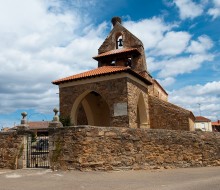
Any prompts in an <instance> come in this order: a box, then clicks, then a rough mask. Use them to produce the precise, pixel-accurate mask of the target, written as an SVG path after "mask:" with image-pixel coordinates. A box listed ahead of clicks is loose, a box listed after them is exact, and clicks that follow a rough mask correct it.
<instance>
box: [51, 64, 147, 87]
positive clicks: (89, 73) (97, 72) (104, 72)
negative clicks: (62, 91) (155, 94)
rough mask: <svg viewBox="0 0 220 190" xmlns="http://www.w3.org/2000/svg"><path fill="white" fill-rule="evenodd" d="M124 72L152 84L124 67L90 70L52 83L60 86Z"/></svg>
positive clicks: (104, 67) (105, 67)
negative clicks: (65, 83)
mask: <svg viewBox="0 0 220 190" xmlns="http://www.w3.org/2000/svg"><path fill="white" fill-rule="evenodd" d="M123 71H127V72H130V73H132V74H133V75H135V76H137V77H139V78H140V79H142V80H145V82H147V83H148V84H151V82H149V81H148V80H147V79H145V78H143V77H142V76H140V75H139V74H138V73H136V72H135V71H133V70H131V68H130V67H122V66H103V67H98V68H97V69H93V70H90V71H86V72H83V73H79V74H76V75H72V76H69V77H65V78H62V79H58V80H55V81H53V82H52V83H53V84H60V83H64V82H70V81H74V80H80V79H84V78H91V77H95V76H102V75H107V74H113V73H120V72H123Z"/></svg>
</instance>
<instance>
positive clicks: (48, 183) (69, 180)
mask: <svg viewBox="0 0 220 190" xmlns="http://www.w3.org/2000/svg"><path fill="white" fill-rule="evenodd" d="M26 189H27V190H41V189H47V190H80V189H86V190H108V189H126V190H131V189H135V190H139V189H140V190H142V189H143V190H177V189H178V190H183V189H184V190H186V189H187V190H220V167H206V168H187V169H170V170H151V171H143V170H141V171H119V172H94V171H92V172H80V171H65V172H64V171H51V170H45V169H23V170H0V190H26Z"/></svg>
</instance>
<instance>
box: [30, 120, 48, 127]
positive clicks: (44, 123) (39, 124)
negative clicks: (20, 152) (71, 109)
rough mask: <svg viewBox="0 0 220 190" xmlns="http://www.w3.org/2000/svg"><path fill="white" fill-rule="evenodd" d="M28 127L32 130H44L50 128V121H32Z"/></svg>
mask: <svg viewBox="0 0 220 190" xmlns="http://www.w3.org/2000/svg"><path fill="white" fill-rule="evenodd" d="M28 126H29V128H30V129H44V128H48V126H49V121H30V122H28Z"/></svg>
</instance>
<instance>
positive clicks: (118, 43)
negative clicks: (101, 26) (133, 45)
mask: <svg viewBox="0 0 220 190" xmlns="http://www.w3.org/2000/svg"><path fill="white" fill-rule="evenodd" d="M121 48H123V36H122V34H118V35H117V36H116V49H121Z"/></svg>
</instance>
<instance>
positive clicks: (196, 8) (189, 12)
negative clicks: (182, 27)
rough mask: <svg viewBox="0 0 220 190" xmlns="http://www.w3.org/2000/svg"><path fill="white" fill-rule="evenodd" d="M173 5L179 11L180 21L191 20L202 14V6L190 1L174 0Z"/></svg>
mask: <svg viewBox="0 0 220 190" xmlns="http://www.w3.org/2000/svg"><path fill="white" fill-rule="evenodd" d="M174 3H175V5H176V6H177V7H178V9H179V12H180V18H181V19H187V18H190V19H193V18H195V17H198V16H200V15H202V13H203V7H202V5H200V4H196V3H195V2H194V1H192V0H174Z"/></svg>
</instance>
